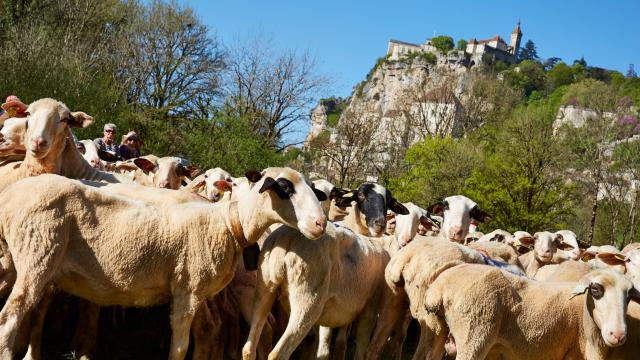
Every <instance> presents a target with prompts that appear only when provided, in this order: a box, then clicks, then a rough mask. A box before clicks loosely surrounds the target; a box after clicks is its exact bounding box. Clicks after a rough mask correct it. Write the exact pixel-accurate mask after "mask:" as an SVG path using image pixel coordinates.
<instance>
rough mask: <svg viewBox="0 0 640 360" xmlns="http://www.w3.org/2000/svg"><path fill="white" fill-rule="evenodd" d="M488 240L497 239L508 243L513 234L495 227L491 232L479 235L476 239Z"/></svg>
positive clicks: (511, 239)
mask: <svg viewBox="0 0 640 360" xmlns="http://www.w3.org/2000/svg"><path fill="white" fill-rule="evenodd" d="M489 241H498V242H502V243H510V242H513V235H511V233H509V232H508V231H504V230H502V229H496V230H493V231H492V232H490V233H488V234H485V235H484V236H481V237H480V238H479V239H478V242H489Z"/></svg>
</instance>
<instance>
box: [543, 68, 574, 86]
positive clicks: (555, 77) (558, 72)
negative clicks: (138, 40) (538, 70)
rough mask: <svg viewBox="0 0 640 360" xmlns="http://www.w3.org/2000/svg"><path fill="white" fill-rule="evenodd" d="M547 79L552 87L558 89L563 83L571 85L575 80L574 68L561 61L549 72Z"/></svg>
mask: <svg viewBox="0 0 640 360" xmlns="http://www.w3.org/2000/svg"><path fill="white" fill-rule="evenodd" d="M547 80H548V82H549V84H550V85H551V88H552V89H556V88H558V87H560V86H563V85H569V84H571V83H573V81H574V79H573V70H571V68H570V67H569V66H568V65H567V64H565V63H563V62H559V63H558V64H556V66H554V67H553V68H552V69H551V70H549V71H548V72H547Z"/></svg>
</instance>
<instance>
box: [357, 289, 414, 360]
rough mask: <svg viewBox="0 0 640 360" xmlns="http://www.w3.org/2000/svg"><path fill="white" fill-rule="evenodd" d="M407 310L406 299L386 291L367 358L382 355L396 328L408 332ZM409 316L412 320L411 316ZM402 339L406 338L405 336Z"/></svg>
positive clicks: (372, 358)
mask: <svg viewBox="0 0 640 360" xmlns="http://www.w3.org/2000/svg"><path fill="white" fill-rule="evenodd" d="M406 312H407V303H406V301H405V299H403V298H402V297H400V296H396V295H393V294H391V292H390V291H385V299H384V303H383V304H382V311H381V313H380V317H379V318H378V322H377V324H376V327H375V330H374V332H373V338H372V339H371V343H370V344H369V347H368V349H367V354H366V356H365V357H366V358H367V359H371V360H375V359H378V358H379V357H380V355H381V353H382V350H383V349H384V346H385V345H386V342H387V339H388V338H389V336H390V335H391V332H392V330H393V329H394V328H395V329H396V331H398V330H400V331H401V332H402V331H403V330H404V333H406V326H408V322H407V321H406V320H405V318H406V316H407V315H406V314H405V313H406ZM403 314H405V316H403ZM408 316H409V321H410V320H411V316H410V315H408ZM405 323H406V326H405ZM402 340H404V338H403V339H402ZM400 348H401V349H402V346H400Z"/></svg>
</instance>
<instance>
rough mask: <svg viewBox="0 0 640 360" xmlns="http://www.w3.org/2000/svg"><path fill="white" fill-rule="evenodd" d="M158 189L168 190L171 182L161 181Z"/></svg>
mask: <svg viewBox="0 0 640 360" xmlns="http://www.w3.org/2000/svg"><path fill="white" fill-rule="evenodd" d="M158 187H160V188H163V189H168V188H169V181H168V180H162V181H160V183H159V184H158Z"/></svg>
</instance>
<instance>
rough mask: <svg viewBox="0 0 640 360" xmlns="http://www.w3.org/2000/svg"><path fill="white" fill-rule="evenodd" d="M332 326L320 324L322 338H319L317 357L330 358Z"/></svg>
mask: <svg viewBox="0 0 640 360" xmlns="http://www.w3.org/2000/svg"><path fill="white" fill-rule="evenodd" d="M330 348H331V328H330V327H326V326H320V339H319V340H318V352H317V354H316V359H318V360H320V359H323V360H324V359H328V358H329V352H330V351H331V349H330Z"/></svg>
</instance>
